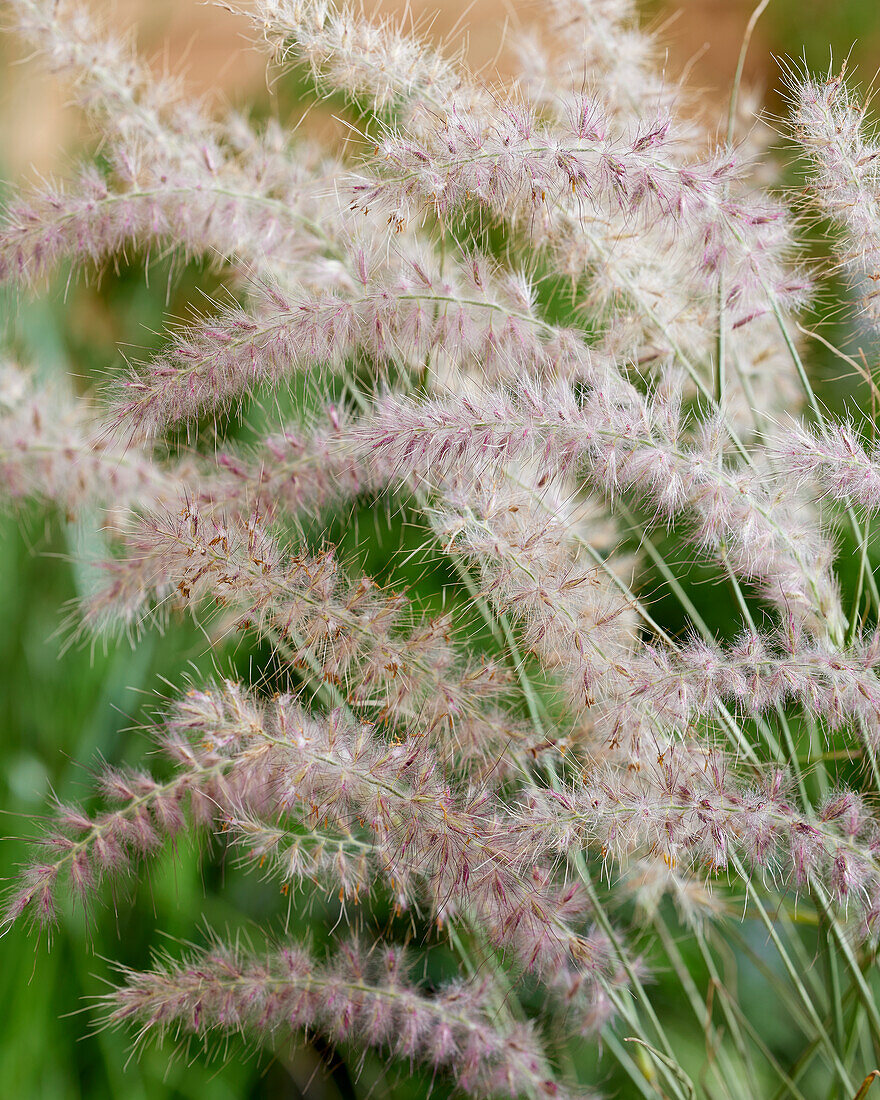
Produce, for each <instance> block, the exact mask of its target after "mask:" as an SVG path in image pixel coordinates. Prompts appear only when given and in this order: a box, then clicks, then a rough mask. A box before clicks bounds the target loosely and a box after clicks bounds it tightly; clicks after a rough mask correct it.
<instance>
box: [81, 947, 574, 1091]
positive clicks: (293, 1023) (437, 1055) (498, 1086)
mask: <svg viewBox="0 0 880 1100" xmlns="http://www.w3.org/2000/svg"><path fill="white" fill-rule="evenodd" d="M409 969H410V967H409V965H408V960H407V958H406V955H405V953H404V952H403V950H402V949H401V948H398V947H393V946H392V947H389V946H382V947H379V948H373V949H369V950H368V949H366V948H365V947H364V946H363V945H362V944H360V943H358V942H356V941H348V942H344V943H341V944H339V945H338V946H337V949H336V952H335V954H334V956H333V957H332V958H329V959H327V960H326V961H321V962H319V961H317V960H316V959H315V958H314V956H313V955H312V954H311V953H310V952H309V951H308V950H307V949H306V948H305V947H303V946H300V945H296V944H290V945H286V946H279V947H273V948H271V949H267V950H265V951H264V952H262V953H259V954H258V953H256V952H253V951H245V950H244V949H242V948H240V947H234V948H233V947H228V946H225V945H223V944H221V943H219V942H217V943H214V944H212V945H211V946H209V947H208V948H206V949H205V950H202V951H199V952H197V953H195V954H193V955H192V956H190V957H189V958H186V959H184V960H182V961H174V960H172V959H171V958H168V957H164V958H160V959H158V960H157V962H156V964H155V967H154V969H153V970H148V971H136V970H130V969H128V968H121V974H122V979H123V980H122V984H121V985H120V986H119V987H118V988H116V989H114V990H113V991H112V992H111V993H109V994H107V995H106V996H105V997H104V998H102V1000H103V1003H104V1005H105V1007H106V1009H107V1015H106V1017H105V1023H106V1024H107V1025H111V1026H117V1025H122V1024H128V1023H132V1024H135V1025H136V1026H137V1029H138V1030H137V1035H138V1041H139V1042H140V1043H144V1042H146V1041H148V1040H150V1039H153V1038H156V1039H158V1040H162V1039H164V1038H166V1037H167V1036H168V1035H169V1034H170V1035H172V1036H173V1037H175V1038H179V1037H180V1036H182V1035H187V1034H193V1035H196V1036H198V1037H199V1038H208V1037H214V1036H217V1035H223V1034H226V1035H231V1034H242V1035H244V1036H245V1037H246V1038H248V1039H252V1040H254V1041H258V1042H260V1043H261V1044H262V1043H265V1042H266V1041H267V1039H268V1040H270V1041H271V1040H276V1041H280V1040H281V1039H283V1038H285V1037H286V1036H287V1035H289V1033H290V1032H291V1031H294V1032H298V1031H301V1030H302V1031H305V1032H306V1033H307V1034H315V1033H317V1034H320V1035H324V1036H326V1037H327V1038H328V1039H330V1040H331V1041H332V1042H334V1043H343V1044H346V1045H353V1046H354V1047H355V1048H356V1049H358V1050H360V1049H362V1048H363V1047H364V1046H370V1047H378V1048H379V1049H380V1050H382V1051H384V1052H387V1053H389V1054H391V1055H393V1056H396V1057H398V1058H401V1059H403V1060H404V1061H406V1060H409V1061H410V1062H417V1063H420V1064H422V1065H424V1066H426V1067H427V1068H428V1069H429V1070H433V1071H435V1072H436V1071H439V1072H441V1073H444V1074H448V1075H449V1076H450V1077H451V1078H452V1080H453V1082H454V1083H455V1085H456V1086H457V1087H458V1088H459V1089H461V1091H462V1092H463V1093H464V1094H466V1095H468V1096H472V1097H485V1098H487V1100H489V1098H505V1097H510V1098H513V1097H524V1098H528V1100H565V1098H566V1097H567V1096H568V1095H569V1094H568V1093H567V1092H566V1091H564V1089H563V1088H562V1087H561V1086H560V1085H559V1084H558V1083H557V1082H556V1081H555V1080H554V1079H553V1075H552V1071H551V1069H550V1067H549V1066H548V1064H547V1059H546V1057H545V1055H544V1053H543V1051H542V1049H541V1046H540V1043H539V1042H538V1038H537V1036H536V1034H535V1032H534V1030H533V1028H532V1027H531V1026H530V1025H529V1024H523V1023H513V1022H505V1019H504V1016H503V1015H499V1013H498V1009H497V1001H498V995H497V991H495V990H493V989H492V988H491V986H490V985H489V984H488V983H487V981H486V980H485V979H483V980H480V981H474V982H470V983H462V982H454V983H452V984H450V985H446V986H443V987H441V988H440V989H439V990H438V991H437V992H435V993H434V994H432V995H430V996H429V995H428V994H427V993H425V992H423V991H421V990H420V989H419V988H418V987H417V986H416V985H414V984H413V983H412V981H411V979H410V978H409V973H408V972H409ZM578 1095H579V1096H581V1095H582V1093H580V1092H579V1093H578Z"/></svg>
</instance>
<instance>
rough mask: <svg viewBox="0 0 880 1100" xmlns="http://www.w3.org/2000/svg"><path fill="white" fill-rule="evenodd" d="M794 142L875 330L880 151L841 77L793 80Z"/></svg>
mask: <svg viewBox="0 0 880 1100" xmlns="http://www.w3.org/2000/svg"><path fill="white" fill-rule="evenodd" d="M789 84H790V95H791V119H792V125H793V127H794V137H795V140H796V141H797V142H798V144H799V145H800V146H801V148H802V149H803V151H804V153H805V155H806V156H807V158H808V159H809V161H810V164H811V167H812V173H811V177H810V183H811V192H810V193H811V198H812V199H813V200H814V201H815V204H816V206H817V208H818V210H819V212H820V213H821V214H822V215H823V216H825V217H828V218H830V219H831V221H832V222H833V223H834V224H835V225H836V226H837V227H838V228H839V229H840V230H841V232H842V236H843V239H842V252H841V257H840V258H841V260H842V262H843V263H844V265H845V266H846V267H847V268H848V269H849V271H850V272H851V274H852V276H853V280H854V284H855V288H856V291H857V293H858V295H859V299H860V302H861V305H862V310H863V315H864V317H865V319H866V320H867V322H868V323H869V324H870V325H871V326H872V327H874V328H877V327H878V326H880V285H878V284H880V168H878V166H880V162H878V157H880V146H878V145H877V144H876V142H874V141H873V140H872V138H871V137H870V136H869V135H868V134H867V133H866V126H865V115H866V113H867V110H868V106H867V104H860V103H858V102H857V101H856V100H855V99H854V98H853V96H852V94H851V93H850V91H849V90H848V88H847V87H846V85H845V84H844V82H843V71H841V73H840V75H838V76H831V74H830V73H829V78H828V79H827V80H825V81H818V80H812V79H810V78H801V77H799V76H797V75H792V76H791V78H790V81H789Z"/></svg>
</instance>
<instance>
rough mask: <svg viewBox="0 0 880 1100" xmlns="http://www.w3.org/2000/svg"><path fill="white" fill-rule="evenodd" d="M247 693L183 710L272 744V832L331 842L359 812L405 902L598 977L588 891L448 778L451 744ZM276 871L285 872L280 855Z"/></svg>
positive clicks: (237, 735)
mask: <svg viewBox="0 0 880 1100" xmlns="http://www.w3.org/2000/svg"><path fill="white" fill-rule="evenodd" d="M240 698H241V694H240V693H239V694H236V696H235V697H234V698H233V700H232V703H233V704H234V706H233V707H232V708H230V709H228V710H227V704H226V699H225V694H224V692H214V693H209V694H208V696H207V698H206V700H205V702H204V703H203V705H202V706H200V707H198V708H193V707H190V708H188V711H187V713H188V715H189V723H188V726H187V728H186V733H187V736H188V737H189V738H196V737H200V736H207V738H208V740H209V741H211V742H214V741H215V740H217V739H219V740H220V742H221V743H225V742H226V741H227V740H228V739H232V740H233V741H234V742H236V743H237V742H239V741H240V742H241V743H242V745H243V746H244V748H245V749H247V748H248V746H250V745H251V743H253V744H256V745H265V746H269V747H270V749H271V752H272V763H273V769H274V770H273V774H272V776H271V779H270V780H269V781H268V783H267V784H266V790H267V791H268V792H269V794H270V797H271V799H272V800H273V802H274V810H275V812H274V814H272V813H271V812H267V811H266V810H264V811H263V813H261V814H260V820H261V821H262V822H266V821H267V820H269V821H271V822H272V824H273V826H274V827H275V828H276V829H277V830H284V829H285V827H286V826H287V825H288V824H290V825H292V826H293V829H292V831H293V832H294V833H295V832H296V831H297V827H298V826H299V825H300V824H302V823H305V825H306V826H307V827H308V828H309V829H311V830H314V831H315V832H321V833H325V834H326V833H327V832H328V830H329V834H330V837H331V838H334V839H335V840H339V839H343V840H344V839H345V837H346V835H347V834H350V833H351V832H353V831H355V830H354V824H355V822H357V823H358V824H359V825H360V828H361V831H360V832H356V836H357V837H358V838H359V839H360V840H361V841H366V842H367V843H368V844H369V846H370V848H371V851H370V853H369V857H368V858H369V862H370V864H371V865H372V867H374V868H376V869H377V870H378V873H379V874H381V876H382V877H383V878H384V879H385V880H386V881H387V882H388V883H389V885H390V886H391V888H392V891H393V895H394V897H395V898H396V900H397V904H398V905H399V906H400V907H401V908H402V909H407V908H410V907H416V908H419V907H421V906H423V904H424V903H427V905H428V907H429V909H430V911H431V912H432V914H433V915H434V916H436V917H438V918H440V919H441V920H444V921H445V920H450V919H453V918H456V917H458V916H462V915H463V916H466V917H469V918H473V919H476V920H477V921H478V922H479V926H480V928H481V929H482V930H483V931H484V933H485V934H486V935H487V936H488V938H489V940H490V942H492V943H493V944H495V945H496V946H498V947H507V948H510V949H512V950H513V951H515V952H516V955H517V957H518V958H519V960H520V961H521V962H522V963H523V964H524V965H526V966H528V967H530V968H533V969H535V970H537V971H538V972H539V973H540V974H544V973H548V972H549V973H551V974H552V973H553V971H554V970H555V968H556V967H558V966H560V965H570V964H577V965H578V966H579V967H580V968H581V970H582V972H583V974H584V979H585V981H586V982H587V984H588V985H589V986H590V988H593V987H594V986H596V985H597V983H598V984H601V982H602V981H603V980H604V976H605V974H606V969H607V964H608V958H607V951H606V949H605V948H601V949H600V946H599V941H598V940H597V939H596V938H595V937H593V938H590V937H585V936H584V935H582V934H581V933H580V932H578V931H577V928H576V925H578V924H584V923H585V922H586V920H587V919H588V918H589V915H590V908H589V906H588V905H587V904H586V902H585V899H584V897H583V896H582V894H581V892H580V891H579V890H578V889H577V888H576V887H569V886H567V885H565V884H562V885H560V884H558V883H557V882H556V880H555V876H554V875H553V873H552V868H551V867H549V866H545V865H544V864H543V863H542V862H541V860H540V854H541V851H542V848H541V844H542V841H541V837H540V835H539V834H534V835H531V836H527V835H526V834H525V833H523V832H516V833H512V832H510V831H509V830H508V829H506V827H505V821H506V817H505V811H504V808H503V806H502V804H501V803H500V801H499V800H497V799H495V798H494V797H493V796H492V795H490V794H489V793H488V792H486V791H479V792H477V791H471V790H468V789H465V790H460V789H458V788H457V787H455V786H454V785H452V784H451V782H450V780H449V779H448V778H447V775H446V773H445V769H444V763H445V760H444V758H443V756H442V755H441V752H444V751H445V752H448V751H449V748H450V747H449V746H448V745H447V746H446V747H445V750H444V749H443V747H442V746H441V748H440V749H439V750H435V749H434V748H432V746H431V743H430V742H429V741H428V740H427V739H426V738H425V737H424V736H421V735H419V736H415V737H410V738H408V739H407V740H405V741H402V742H401V741H400V740H395V741H393V742H387V741H383V740H381V739H380V738H378V737H377V736H376V733H375V731H374V729H373V728H372V727H370V726H366V725H358V724H357V723H355V722H353V721H352V720H351V719H349V718H346V717H345V716H344V715H343V714H342V712H340V711H336V712H334V713H333V714H332V715H331V716H330V717H329V718H314V717H312V716H310V715H308V714H306V713H305V712H304V711H303V710H302V709H301V708H300V707H299V706H298V705H297V703H296V701H295V700H294V699H293V698H292V697H290V696H280V697H279V698H277V699H275V700H273V701H272V702H271V703H266V704H260V703H259V702H257V701H253V702H252V704H251V707H250V709H249V711H248V717H247V720H246V722H243V721H242V719H241V717H240V715H239V713H238V707H239V700H240ZM181 724H182V723H178V727H180V726H181ZM452 752H453V753H454V749H452ZM248 828H249V826H248V825H247V821H246V820H245V821H243V822H241V823H240V824H239V826H238V827H237V828H236V830H235V833H236V837H237V839H238V840H239V841H240V842H243V843H245V845H247V843H248V836H247V835H246V830H247V829H248ZM252 837H253V839H254V840H255V841H256V843H257V845H259V844H261V843H263V844H265V845H266V854H270V852H271V850H272V848H273V847H277V846H278V845H279V844H280V843H281V841H280V839H278V838H277V837H275V838H273V837H272V836H270V835H269V834H268V833H264V834H263V835H262V836H260V834H259V833H258V832H253V833H252ZM291 842H292V843H295V842H296V840H295V836H294V837H292V838H291ZM275 869H276V870H279V871H284V870H285V865H284V862H283V860H282V861H281V862H279V861H277V860H276V866H275ZM326 885H327V883H326V882H325V886H326Z"/></svg>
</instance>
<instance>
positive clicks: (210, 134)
mask: <svg viewBox="0 0 880 1100" xmlns="http://www.w3.org/2000/svg"><path fill="white" fill-rule="evenodd" d="M5 8H6V11H7V12H8V13H9V15H10V22H11V25H12V28H13V29H14V30H15V31H16V32H17V33H18V34H19V35H21V36H22V37H23V38H24V39H25V41H26V42H27V43H28V44H29V45H30V46H32V47H33V48H34V49H35V50H37V51H38V52H39V53H41V54H42V55H43V56H44V57H45V58H46V60H47V62H48V64H49V65H50V66H51V68H52V69H53V70H55V71H58V72H61V73H65V74H69V75H70V76H72V78H73V82H74V86H75V89H76V92H77V98H78V101H79V103H80V105H81V106H82V107H84V108H85V109H86V110H88V111H89V112H90V113H92V114H94V115H96V116H97V117H98V119H99V120H100V123H101V126H102V128H103V130H104V132H105V133H107V134H108V136H110V137H111V138H120V139H122V140H123V141H130V140H133V139H136V140H140V141H145V142H146V141H148V142H149V143H150V144H151V145H152V146H153V148H154V150H155V151H156V152H157V153H159V154H160V156H162V157H168V156H173V157H175V158H179V159H180V160H183V159H185V158H186V156H187V155H188V154H190V153H191V151H192V148H193V143H194V142H197V143H201V144H202V145H203V147H204V148H205V149H206V150H209V149H212V148H214V147H215V146H216V128H215V126H214V124H213V123H212V122H211V121H210V119H209V118H208V116H207V115H206V114H205V113H204V112H203V111H202V110H201V109H200V107H199V106H198V105H196V104H193V103H191V102H187V101H186V100H183V99H182V98H181V95H180V86H179V82H178V81H176V80H174V79H171V78H167V77H166V78H164V79H157V78H156V77H155V76H154V74H153V73H152V71H151V70H150V68H149V66H147V65H145V64H144V62H143V61H142V60H141V59H140V58H139V57H138V55H137V53H136V52H135V50H134V49H133V48H132V43H131V41H125V40H124V39H122V38H120V37H119V36H118V35H116V34H114V33H112V32H110V31H105V30H104V29H103V28H101V27H99V26H98V24H97V23H96V22H95V20H94V19H93V17H92V15H91V14H90V13H89V12H88V11H87V10H86V9H84V8H83V7H82V6H81V5H78V4H74V3H70V2H69V0H8V2H7V3H6V5H5Z"/></svg>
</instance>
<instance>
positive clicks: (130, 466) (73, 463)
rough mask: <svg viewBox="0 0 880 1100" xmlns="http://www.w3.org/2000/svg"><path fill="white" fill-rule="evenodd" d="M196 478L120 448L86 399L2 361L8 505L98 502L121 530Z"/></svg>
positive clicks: (2, 458)
mask: <svg viewBox="0 0 880 1100" xmlns="http://www.w3.org/2000/svg"><path fill="white" fill-rule="evenodd" d="M193 476H194V470H193V469H191V468H186V467H185V466H178V467H171V468H167V469H166V468H163V467H162V466H160V465H159V464H158V463H156V462H154V461H153V460H152V459H151V458H150V456H149V455H147V454H145V453H143V452H142V451H139V450H137V449H134V448H130V449H128V450H123V449H122V448H121V447H119V446H116V445H114V444H113V443H112V441H110V440H108V439H107V437H106V433H105V432H104V429H103V424H102V423H101V422H100V420H99V419H98V417H97V414H96V412H95V411H94V410H91V409H90V408H89V405H88V404H87V402H86V401H85V400H77V399H74V398H73V397H72V396H70V395H66V394H65V393H64V392H63V390H62V388H61V386H51V385H46V386H43V387H38V386H37V385H36V384H35V381H34V379H33V377H32V376H31V375H30V374H28V373H27V372H26V371H23V370H21V369H20V368H18V367H15V366H11V365H8V364H0V500H3V501H9V500H13V501H20V500H22V499H24V498H25V497H30V498H34V497H36V498H39V499H42V500H46V501H52V502H53V503H54V504H56V505H58V506H59V507H61V508H64V509H65V510H66V511H67V512H68V513H69V514H71V515H75V514H76V513H77V511H78V510H79V509H81V508H82V507H84V506H87V505H92V504H97V505H99V506H101V507H104V508H108V509H110V510H111V511H110V514H109V517H108V518H109V521H110V523H111V525H112V526H116V523H117V521H118V522H119V523H120V524H124V522H125V521H126V520H128V519H130V518H131V513H132V511H134V510H137V509H139V508H156V507H160V506H163V505H168V504H171V503H173V502H174V501H176V500H177V499H178V498H179V497H180V496H181V495H182V493H183V491H184V490H183V486H184V485H186V484H188V483H189V481H190V479H191V478H192V477H193Z"/></svg>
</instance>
